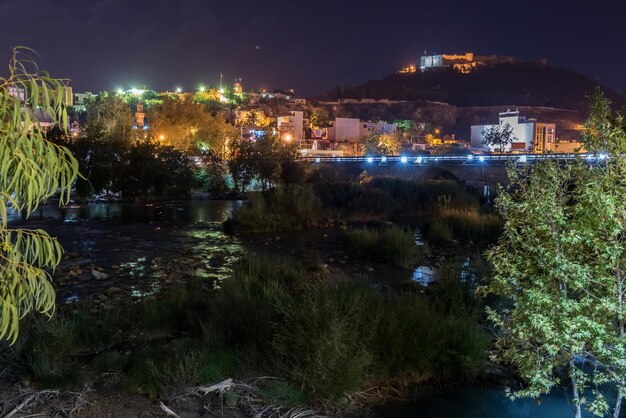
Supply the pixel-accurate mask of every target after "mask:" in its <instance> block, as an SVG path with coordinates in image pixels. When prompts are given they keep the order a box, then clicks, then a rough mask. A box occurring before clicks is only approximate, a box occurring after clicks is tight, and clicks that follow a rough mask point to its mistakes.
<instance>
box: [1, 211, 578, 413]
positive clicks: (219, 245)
mask: <svg viewBox="0 0 626 418" xmlns="http://www.w3.org/2000/svg"><path fill="white" fill-rule="evenodd" d="M240 205H241V202H240V201H192V202H167V203H154V204H126V203H109V204H107V203H98V204H88V205H80V206H70V207H65V208H59V207H55V206H43V207H41V208H39V209H38V210H37V211H35V212H34V213H32V214H31V216H30V218H29V220H28V221H27V224H30V225H29V226H30V227H42V228H45V229H46V230H48V231H49V232H50V233H51V234H52V235H55V236H58V237H59V240H60V241H61V243H62V244H63V246H64V248H65V250H66V252H70V251H79V252H81V255H80V257H79V258H78V259H72V260H70V261H68V262H67V263H68V264H69V265H71V267H72V268H75V267H76V265H78V266H83V269H85V270H86V271H87V273H85V274H84V275H83V276H82V277H77V278H76V279H74V280H72V281H68V282H67V284H66V285H61V286H60V287H61V290H60V291H59V294H58V300H59V301H60V302H61V303H64V302H65V303H74V302H76V301H79V300H82V299H87V298H88V297H90V295H91V296H93V295H94V294H96V295H97V294H99V293H101V292H102V291H103V290H104V289H105V288H106V287H108V286H111V285H112V284H114V285H116V286H119V287H122V288H123V289H124V291H126V292H127V293H128V294H129V295H130V296H132V297H136V298H137V297H143V296H145V295H150V294H152V293H155V292H158V291H159V290H160V289H161V287H162V286H163V285H164V278H166V276H167V275H172V274H174V275H175V274H176V271H175V269H174V271H171V270H172V269H169V270H168V269H167V268H166V267H171V264H172V263H175V262H177V260H189V259H191V260H196V262H197V264H198V267H197V275H198V276H201V277H208V278H213V279H217V280H219V279H223V278H224V277H227V276H228V272H229V270H228V269H229V265H231V263H232V262H233V260H236V258H237V257H238V256H240V255H241V254H242V253H244V252H245V251H246V248H248V249H259V248H267V249H268V250H270V251H278V252H281V253H284V252H287V253H292V254H294V255H296V256H297V255H299V254H305V253H306V252H307V251H310V250H311V249H312V248H314V251H317V252H319V257H320V259H321V262H323V263H328V264H330V265H331V266H332V265H335V266H337V267H340V268H342V269H344V270H345V271H348V272H351V273H352V272H353V271H352V270H351V269H354V272H353V273H355V274H364V275H369V276H371V279H372V280H374V281H376V280H386V281H392V282H393V281H403V280H414V281H417V282H420V283H422V284H423V285H428V284H429V283H431V282H432V281H433V280H437V274H438V272H439V270H438V269H436V268H432V267H429V266H419V267H418V268H416V269H415V271H409V270H403V269H397V268H391V267H389V266H382V265H376V264H368V263H367V262H365V261H363V260H356V259H353V258H352V256H351V255H348V254H347V253H345V252H344V251H345V248H344V246H343V244H342V242H341V239H340V237H341V236H342V235H341V234H342V233H341V231H306V232H302V231H300V232H298V233H286V234H264V235H256V236H248V237H231V236H227V235H225V234H224V233H223V231H222V228H221V222H223V221H224V220H225V219H226V218H227V217H228V215H229V214H230V213H231V212H232V211H233V210H235V209H236V208H237V207H239V206H240ZM12 220H13V221H14V222H20V217H19V216H17V215H15V214H14V215H13V217H12ZM216 254H217V255H220V256H221V257H222V256H223V257H224V258H225V263H224V264H223V265H220V266H215V265H211V263H210V262H209V260H211V258H212V257H215V256H216ZM83 258H84V260H83ZM469 260H470V258H469V255H468V256H467V257H461V258H460V264H459V266H460V267H459V270H458V271H459V277H460V278H461V279H462V280H471V281H473V280H474V279H475V277H474V276H475V271H474V269H473V267H472V265H471V263H470V262H469ZM94 264H97V265H99V266H103V267H104V269H105V272H106V273H108V274H110V275H111V277H112V280H107V281H104V282H103V281H96V280H93V278H91V277H90V274H89V271H90V267H89V266H91V265H94ZM112 265H117V266H118V267H117V270H113V269H112V268H111V266H112ZM68 268H70V267H69V266H68ZM164 271H166V272H167V273H164ZM116 276H119V277H118V278H117V281H116ZM570 416H572V412H571V408H570V405H569V404H568V402H567V398H566V394H565V392H563V391H557V392H555V393H554V394H552V395H550V396H547V397H545V398H544V399H543V400H542V403H541V405H540V404H539V403H537V402H535V401H532V400H517V401H510V400H509V399H507V398H506V396H505V394H504V391H503V390H502V389H498V388H494V389H488V390H479V389H463V388H457V389H453V390H450V391H446V392H443V393H441V394H438V395H428V396H426V397H423V398H421V399H420V400H419V401H415V402H411V403H404V404H399V405H386V406H383V407H380V408H378V409H376V410H375V411H373V412H372V414H371V415H369V417H373V418H439V417H442V418H461V417H463V418H505V417H511V418H560V417H570Z"/></svg>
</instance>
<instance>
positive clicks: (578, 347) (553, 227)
mask: <svg viewBox="0 0 626 418" xmlns="http://www.w3.org/2000/svg"><path fill="white" fill-rule="evenodd" d="M622 120H623V116H622V115H616V114H613V113H612V112H611V111H610V110H609V108H608V102H607V101H606V100H605V99H604V97H603V96H601V95H596V96H595V98H594V102H593V103H592V106H591V114H590V117H589V120H588V122H587V124H586V126H587V127H588V129H587V131H586V133H585V138H586V141H587V143H588V144H589V147H590V149H602V150H610V151H611V152H612V153H611V154H610V155H609V158H608V159H606V160H598V162H597V163H596V164H594V165H591V166H589V165H586V164H584V163H583V162H582V161H577V162H574V163H568V164H565V163H559V162H555V161H545V162H542V163H538V164H536V165H535V166H534V167H533V168H532V169H511V170H510V171H509V177H510V187H509V189H508V190H502V192H501V194H500V196H499V197H498V199H497V201H496V206H497V208H498V210H499V211H500V213H501V214H502V216H503V217H504V219H505V226H504V232H503V234H502V236H501V238H500V240H499V242H498V245H497V246H495V247H494V248H492V249H491V250H490V251H488V253H487V258H488V260H489V261H490V262H491V264H492V265H493V267H494V276H493V278H492V281H491V283H490V284H489V285H488V286H487V287H486V288H485V289H483V290H485V291H487V292H488V293H491V294H494V295H497V296H499V297H501V298H502V300H503V304H504V306H503V307H502V309H499V310H496V309H493V310H490V311H489V316H490V318H491V319H492V320H493V321H494V323H495V324H497V325H498V326H499V327H500V329H501V330H502V334H501V335H499V337H498V339H497V342H496V346H495V348H496V349H495V352H494V355H495V357H496V358H497V359H499V360H502V361H505V362H507V363H509V364H512V365H513V366H515V368H516V369H517V370H518V372H519V374H520V376H521V377H522V378H523V379H524V381H525V383H526V385H525V387H524V389H522V390H521V391H518V392H516V393H514V394H512V396H529V397H533V398H537V397H539V396H541V395H543V394H545V393H548V392H550V390H551V389H553V388H554V387H555V386H557V385H559V384H560V383H562V380H567V381H568V382H569V384H570V385H571V387H572V399H573V403H574V414H575V416H576V417H580V416H581V413H582V411H581V410H582V409H583V408H585V409H587V410H588V411H590V412H591V413H593V414H595V415H597V416H605V415H606V414H607V413H611V414H612V416H613V417H615V418H617V417H619V413H620V409H621V402H622V398H623V396H624V394H625V392H626V336H625V335H624V331H625V325H624V324H625V321H626V309H625V307H624V294H625V292H626V283H625V280H624V266H625V265H626V200H625V199H624V196H626V158H625V157H624V155H625V151H626V147H625V146H624V144H626V132H625V131H624V129H623V125H622V124H621V121H622ZM561 369H564V370H567V375H566V377H565V378H564V376H563V374H562V373H559V370H561Z"/></svg>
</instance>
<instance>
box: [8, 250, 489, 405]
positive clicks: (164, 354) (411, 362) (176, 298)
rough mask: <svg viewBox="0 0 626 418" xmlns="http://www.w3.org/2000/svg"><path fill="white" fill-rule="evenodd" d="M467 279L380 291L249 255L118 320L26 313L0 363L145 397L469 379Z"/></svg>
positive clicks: (296, 397)
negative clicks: (220, 386)
mask: <svg viewBox="0 0 626 418" xmlns="http://www.w3.org/2000/svg"><path fill="white" fill-rule="evenodd" d="M471 286H472V284H471V283H470V282H469V281H459V279H458V275H454V276H449V277H446V276H444V277H442V280H441V286H439V287H437V288H435V289H432V290H430V291H429V292H427V293H426V294H424V293H423V292H419V291H413V290H412V288H407V290H405V291H403V292H400V293H381V292H379V291H377V290H374V289H372V288H371V287H370V286H369V285H368V284H367V283H362V282H360V281H358V280H354V279H348V278H346V277H341V276H334V275H330V274H328V273H321V272H314V271H311V270H309V269H307V268H305V267H304V266H303V265H301V264H299V263H297V262H295V261H294V260H291V259H283V258H280V257H276V256H269V255H267V254H261V255H258V256H255V255H251V256H248V257H245V258H243V259H242V260H241V261H240V262H238V264H237V265H236V266H235V269H234V273H233V275H232V277H231V278H229V279H228V280H225V281H224V282H223V283H221V284H220V285H219V286H216V287H215V288H214V289H208V288H206V287H204V285H203V284H202V283H200V282H197V281H190V282H188V283H187V285H185V286H183V287H176V288H173V289H172V290H171V291H170V293H169V294H167V295H165V296H164V297H163V298H162V299H148V300H144V301H141V302H139V303H138V304H137V305H135V306H134V307H133V309H132V310H131V311H130V312H126V313H124V314H123V315H122V314H121V312H120V311H117V310H111V311H107V312H105V313H101V314H98V315H96V316H94V315H93V314H90V313H88V312H87V311H79V312H77V313H74V314H62V315H58V316H56V317H55V318H53V319H52V320H51V321H43V320H39V319H33V318H31V319H30V320H29V321H28V324H27V325H26V326H25V327H24V331H23V335H22V338H20V340H19V341H18V343H17V344H16V345H14V346H11V347H7V346H4V347H3V349H2V354H1V363H2V367H3V368H4V367H7V370H8V371H9V372H10V373H11V374H12V375H14V376H21V377H24V378H29V379H33V380H34V382H35V383H36V384H38V385H42V386H47V387H51V386H59V385H61V386H67V385H69V386H72V385H74V386H75V385H80V384H81V383H82V382H83V381H85V380H87V379H91V381H93V379H96V378H98V376H99V375H101V374H102V373H105V372H110V371H116V372H118V373H121V376H122V378H121V382H122V385H123V387H125V388H127V389H128V390H132V391H137V390H138V391H140V392H143V393H146V394H148V395H149V396H150V397H153V398H154V397H159V396H164V395H167V394H170V393H172V392H174V391H176V390H180V389H181V388H186V387H189V386H193V385H198V384H208V383H214V382H216V381H219V380H220V379H223V378H226V377H233V376H234V377H246V376H250V375H258V373H262V372H263V371H264V370H266V371H267V372H268V373H271V374H274V375H277V376H278V377H280V378H282V379H283V381H284V382H286V383H284V384H285V385H286V386H284V387H282V389H281V393H283V395H285V396H284V397H283V399H281V400H280V401H281V402H296V403H302V402H305V401H307V400H308V401H309V402H312V401H315V400H321V399H329V400H334V401H335V403H334V405H340V404H341V402H339V401H341V400H342V399H344V397H345V396H346V395H347V394H348V393H351V392H355V391H359V390H363V389H366V388H368V387H369V385H372V384H383V385H392V386H395V387H396V388H398V389H402V388H404V387H405V386H406V385H407V384H410V383H423V382H426V381H430V380H435V379H436V380H437V381H438V382H439V383H446V382H461V381H466V380H468V379H473V378H474V377H475V376H477V373H479V371H480V370H481V366H482V362H483V360H484V359H485V354H486V348H487V345H486V343H487V340H486V337H485V335H484V333H483V332H482V331H481V330H480V328H479V326H477V325H476V323H475V321H476V319H477V318H478V317H479V316H480V315H481V314H480V312H481V308H480V305H479V304H478V303H477V302H476V301H475V299H474V298H473V297H472V296H471V291H472V290H471V289H472V288H471ZM435 324H436V326H433V325H435ZM285 398H287V400H285Z"/></svg>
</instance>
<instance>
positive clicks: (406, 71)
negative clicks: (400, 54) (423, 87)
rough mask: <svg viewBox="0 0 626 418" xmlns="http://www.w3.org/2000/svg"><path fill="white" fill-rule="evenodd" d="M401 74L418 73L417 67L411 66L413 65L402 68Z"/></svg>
mask: <svg viewBox="0 0 626 418" xmlns="http://www.w3.org/2000/svg"><path fill="white" fill-rule="evenodd" d="M398 72H399V73H400V74H412V73H416V72H417V66H415V65H413V64H411V65H407V66H406V67H402V68H400V71H398Z"/></svg>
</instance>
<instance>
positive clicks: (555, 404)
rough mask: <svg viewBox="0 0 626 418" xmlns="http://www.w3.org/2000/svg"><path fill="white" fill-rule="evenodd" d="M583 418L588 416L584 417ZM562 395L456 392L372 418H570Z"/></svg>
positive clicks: (383, 410)
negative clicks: (537, 397) (540, 396)
mask: <svg viewBox="0 0 626 418" xmlns="http://www.w3.org/2000/svg"><path fill="white" fill-rule="evenodd" d="M583 416H584V417H590V416H591V415H586V414H583ZM569 417H573V413H572V409H571V407H570V405H569V403H568V402H567V398H566V394H565V393H564V392H563V391H560V392H555V393H554V394H552V395H550V396H547V397H545V398H543V399H542V401H541V403H539V402H537V401H533V400H531V399H524V400H515V401H511V400H509V399H508V398H507V397H506V396H505V394H504V391H503V390H502V389H488V390H479V389H455V390H451V391H448V392H445V393H443V394H441V395H435V396H431V397H427V398H424V399H421V400H420V401H419V402H412V403H406V404H399V405H386V406H383V407H381V408H378V409H377V410H376V411H374V413H373V414H372V415H371V418H569Z"/></svg>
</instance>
